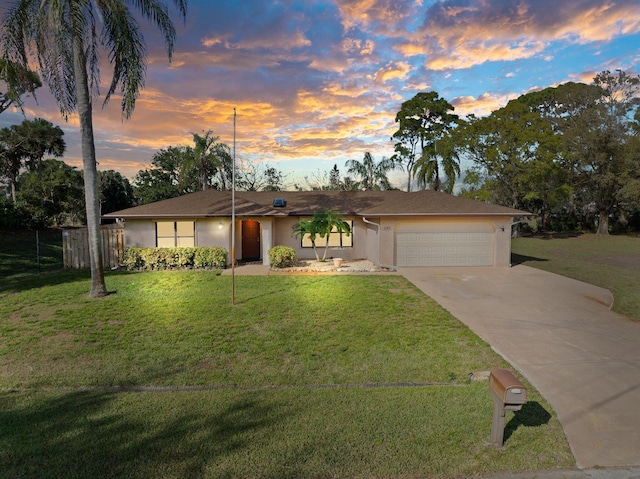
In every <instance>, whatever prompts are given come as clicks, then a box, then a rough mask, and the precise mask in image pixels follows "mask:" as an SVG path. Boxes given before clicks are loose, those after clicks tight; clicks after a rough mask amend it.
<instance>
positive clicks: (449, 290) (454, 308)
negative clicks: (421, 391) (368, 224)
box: [398, 265, 640, 468]
mask: <svg viewBox="0 0 640 479" xmlns="http://www.w3.org/2000/svg"><path fill="white" fill-rule="evenodd" d="M398 271H399V273H401V274H402V275H404V276H405V277H406V278H407V279H408V280H409V281H411V282H412V283H413V284H414V285H416V286H417V287H418V288H420V289H421V290H422V291H424V292H425V293H426V294H428V295H429V296H430V297H432V298H433V299H434V300H435V301H437V302H438V303H439V304H440V305H442V306H443V307H444V308H446V309H447V310H448V311H449V312H451V314H453V315H454V316H455V317H456V318H458V319H459V320H460V321H462V322H463V323H465V324H466V325H467V326H469V328H471V329H472V330H473V331H474V332H475V333H476V334H478V335H479V336H480V337H481V338H482V339H484V340H485V341H486V342H487V343H489V344H490V345H491V346H492V347H493V349H494V350H496V351H497V352H498V353H499V354H500V355H502V356H503V357H504V358H505V359H506V360H507V361H508V362H509V363H511V365H512V366H513V367H514V368H515V369H517V370H518V371H519V372H520V373H521V374H522V375H523V376H525V377H526V378H527V379H528V380H529V382H530V383H531V384H533V385H534V386H535V387H536V388H537V389H538V390H539V391H540V392H541V393H542V394H543V395H544V396H545V398H547V400H548V401H549V402H550V403H551V405H552V406H553V407H554V409H555V411H556V413H557V414H558V419H559V420H560V423H561V424H562V426H563V428H564V431H565V434H566V435H567V439H568V440H569V445H570V447H571V449H572V452H573V454H574V456H575V458H576V464H577V466H578V467H580V468H588V467H611V466H634V465H636V466H637V465H640V323H639V322H636V321H632V320H630V319H628V318H626V317H624V316H621V315H619V314H616V313H614V312H612V311H610V310H609V308H610V307H611V305H612V303H613V297H612V295H611V293H610V292H609V291H607V290H605V289H602V288H599V287H596V286H592V285H590V284H587V283H583V282H581V281H576V280H572V279H569V278H565V277H563V276H559V275H555V274H552V273H548V272H545V271H541V270H537V269H534V268H530V267H527V266H521V265H520V266H515V267H513V268H458V267H453V268H399V270H398ZM594 274H596V273H594Z"/></svg>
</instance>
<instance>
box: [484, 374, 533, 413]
mask: <svg viewBox="0 0 640 479" xmlns="http://www.w3.org/2000/svg"><path fill="white" fill-rule="evenodd" d="M489 387H490V388H491V392H492V393H493V394H494V396H495V398H496V399H497V400H499V401H501V402H502V404H504V405H509V406H511V407H510V408H509V410H512V411H518V410H519V409H520V408H521V407H522V405H523V404H524V403H526V402H527V388H525V387H524V385H523V384H522V383H521V382H520V381H518V378H516V377H515V376H514V375H513V374H512V373H511V371H509V370H508V369H494V370H493V371H491V374H490V375H489ZM515 406H520V407H519V408H517V409H515V408H514V407H515Z"/></svg>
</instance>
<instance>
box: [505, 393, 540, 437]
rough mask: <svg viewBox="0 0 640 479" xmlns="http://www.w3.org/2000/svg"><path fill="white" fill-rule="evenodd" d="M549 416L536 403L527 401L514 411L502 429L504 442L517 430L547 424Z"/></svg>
mask: <svg viewBox="0 0 640 479" xmlns="http://www.w3.org/2000/svg"><path fill="white" fill-rule="evenodd" d="M550 420H551V414H549V412H548V411H547V410H546V409H545V408H543V407H542V406H541V405H540V403H539V402H537V401H529V402H528V403H526V404H525V405H523V406H522V409H521V410H520V411H516V412H515V413H514V415H513V417H512V418H511V420H510V421H509V422H508V423H507V425H506V426H505V428H504V442H507V439H509V437H511V435H512V434H513V433H514V432H515V431H516V429H518V427H520V426H524V427H540V426H544V425H545V424H548V423H549V421H550Z"/></svg>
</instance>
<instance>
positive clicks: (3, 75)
mask: <svg viewBox="0 0 640 479" xmlns="http://www.w3.org/2000/svg"><path fill="white" fill-rule="evenodd" d="M0 81H2V82H3V83H4V84H5V85H7V90H6V91H3V92H0V113H2V112H3V111H5V110H6V109H7V108H9V107H10V106H11V105H15V106H17V107H18V108H22V98H21V96H22V95H24V94H25V93H33V92H34V91H35V89H36V88H40V87H41V86H42V83H40V77H39V76H38V74H37V73H35V72H32V71H31V70H28V69H26V68H23V67H22V66H20V65H16V64H15V63H13V62H10V61H8V60H6V59H4V58H0Z"/></svg>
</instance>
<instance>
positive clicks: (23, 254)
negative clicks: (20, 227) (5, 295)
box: [0, 230, 63, 288]
mask: <svg viewBox="0 0 640 479" xmlns="http://www.w3.org/2000/svg"><path fill="white" fill-rule="evenodd" d="M38 247H39V249H40V252H39V259H40V265H39V267H38ZM62 267H63V263H62V232H61V231H60V230H44V231H38V233H37V236H36V232H35V231H29V232H19V233H8V232H0V288H1V287H2V286H4V285H6V284H8V283H9V282H12V281H16V280H22V279H24V278H28V277H31V276H33V275H37V274H39V273H46V272H51V271H57V270H60V269H62Z"/></svg>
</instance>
